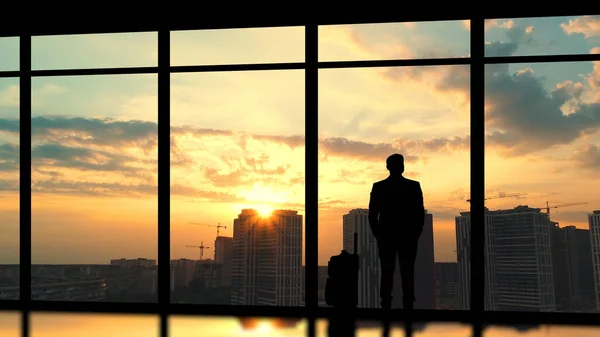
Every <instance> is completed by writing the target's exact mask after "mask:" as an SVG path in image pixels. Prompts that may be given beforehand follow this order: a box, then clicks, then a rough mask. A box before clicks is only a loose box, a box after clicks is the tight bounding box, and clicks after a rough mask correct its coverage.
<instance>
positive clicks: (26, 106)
mask: <svg viewBox="0 0 600 337" xmlns="http://www.w3.org/2000/svg"><path fill="white" fill-rule="evenodd" d="M19 67H20V76H19V92H20V97H19V158H20V159H19V219H20V220H19V221H20V222H19V241H20V242H19V247H20V248H19V250H20V252H19V272H20V275H19V282H20V284H19V300H20V304H21V308H22V310H21V320H22V321H21V322H22V325H21V336H23V337H28V336H29V310H30V303H31V34H30V33H29V32H28V31H27V32H23V33H21V35H20V37H19Z"/></svg>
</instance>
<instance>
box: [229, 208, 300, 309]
mask: <svg viewBox="0 0 600 337" xmlns="http://www.w3.org/2000/svg"><path fill="white" fill-rule="evenodd" d="M301 269H302V215H298V212H297V211H289V210H276V211H273V212H272V213H271V215H269V216H261V215H260V214H259V213H258V212H257V211H256V210H253V209H244V210H242V212H241V213H240V214H239V215H238V218H237V219H234V221H233V259H232V270H231V282H232V292H231V303H232V304H240V305H276V306H299V305H300V304H301V302H302V292H301V289H300V287H301V284H302V283H301Z"/></svg>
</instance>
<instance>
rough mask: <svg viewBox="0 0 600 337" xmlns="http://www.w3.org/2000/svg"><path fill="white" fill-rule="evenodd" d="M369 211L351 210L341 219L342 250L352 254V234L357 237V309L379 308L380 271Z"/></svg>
mask: <svg viewBox="0 0 600 337" xmlns="http://www.w3.org/2000/svg"><path fill="white" fill-rule="evenodd" d="M368 215H369V210H368V209H361V208H357V209H353V210H350V212H348V214H344V215H343V216H342V218H343V249H344V250H346V251H348V252H349V253H354V251H353V250H354V233H355V232H356V233H357V234H358V235H357V239H358V242H357V245H356V248H357V253H358V255H359V261H360V262H359V266H360V267H359V269H358V307H359V308H378V307H379V285H380V284H379V282H380V281H379V280H380V277H381V276H380V275H381V269H380V267H381V266H380V264H379V255H378V251H377V242H376V240H375V237H374V236H373V233H371V228H370V227H369V218H368Z"/></svg>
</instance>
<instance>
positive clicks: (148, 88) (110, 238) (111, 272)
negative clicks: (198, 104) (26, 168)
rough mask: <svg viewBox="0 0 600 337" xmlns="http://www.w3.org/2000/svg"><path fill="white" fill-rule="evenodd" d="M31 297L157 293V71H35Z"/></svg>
mask: <svg viewBox="0 0 600 337" xmlns="http://www.w3.org/2000/svg"><path fill="white" fill-rule="evenodd" d="M31 95H32V120H31V124H32V150H31V151H32V177H31V179H32V187H31V189H32V200H31V204H32V214H31V221H32V230H31V231H32V264H33V265H32V284H33V286H32V299H34V300H36V299H39V300H42V299H43V300H75V301H79V300H81V301H133V302H148V301H156V298H157V297H156V286H157V285H156V277H157V274H156V272H157V269H156V258H157V218H158V214H157V211H158V210H157V204H158V201H157V164H158V163H157V136H158V128H157V115H158V113H157V109H158V108H157V97H156V95H157V78H156V75H116V76H115V75H110V76H77V77H45V78H33V80H32V94H31Z"/></svg>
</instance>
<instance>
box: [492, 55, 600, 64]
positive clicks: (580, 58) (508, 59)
mask: <svg viewBox="0 0 600 337" xmlns="http://www.w3.org/2000/svg"><path fill="white" fill-rule="evenodd" d="M585 61H600V54H572V55H530V56H494V57H485V58H484V59H483V62H484V63H485V64H501V63H548V62H585Z"/></svg>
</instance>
